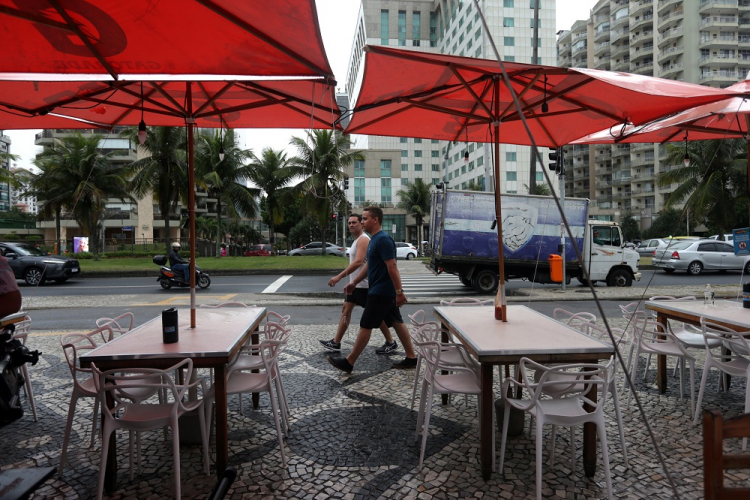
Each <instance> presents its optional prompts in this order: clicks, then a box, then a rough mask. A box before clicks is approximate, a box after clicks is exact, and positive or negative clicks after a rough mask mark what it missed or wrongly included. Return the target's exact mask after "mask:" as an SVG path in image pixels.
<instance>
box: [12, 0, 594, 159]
mask: <svg viewBox="0 0 750 500" xmlns="http://www.w3.org/2000/svg"><path fill="white" fill-rule="evenodd" d="M596 1H597V0H558V1H557V30H558V31H559V30H562V29H569V28H570V27H571V26H572V25H573V23H574V22H575V21H577V20H579V19H587V18H588V17H589V11H590V9H591V8H592V7H593V6H594V5H595V4H596ZM316 4H317V7H318V18H319V22H320V31H321V33H322V35H323V44H324V45H325V49H326V53H327V54H328V61H329V62H330V63H331V68H332V69H333V73H334V75H335V76H336V80H337V81H339V82H343V81H344V80H345V79H346V71H347V63H348V60H349V52H350V50H351V44H352V39H353V37H354V27H355V23H356V20H357V14H358V13H359V5H360V2H359V1H357V0H316ZM37 132H39V130H5V131H4V132H3V133H4V134H5V135H8V136H10V138H11V140H12V141H13V142H12V144H11V152H12V153H13V154H17V155H21V159H20V160H19V161H18V162H17V163H18V165H19V166H28V165H30V163H31V160H32V159H33V158H34V156H35V155H36V154H37V152H38V151H39V150H40V149H41V148H38V147H36V146H34V134H35V133H37ZM239 135H240V141H241V142H240V147H243V148H250V149H252V150H253V151H255V152H256V153H257V154H260V151H261V150H262V149H263V148H266V147H271V148H273V149H286V150H287V154H289V155H293V154H294V151H293V150H292V149H291V148H290V147H289V139H290V138H291V137H292V136H298V137H304V136H305V131H304V130H288V129H284V130H280V129H245V130H243V131H241V133H240V134H239Z"/></svg>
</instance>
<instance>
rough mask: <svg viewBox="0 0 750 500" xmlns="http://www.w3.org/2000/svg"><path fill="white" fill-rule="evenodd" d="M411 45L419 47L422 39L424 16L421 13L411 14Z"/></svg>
mask: <svg viewBox="0 0 750 500" xmlns="http://www.w3.org/2000/svg"><path fill="white" fill-rule="evenodd" d="M411 39H412V42H411V44H412V45H413V46H415V47H419V41H420V40H421V39H422V14H421V13H420V12H419V11H414V12H412V13H411Z"/></svg>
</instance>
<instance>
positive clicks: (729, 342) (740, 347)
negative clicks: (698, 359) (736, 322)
mask: <svg viewBox="0 0 750 500" xmlns="http://www.w3.org/2000/svg"><path fill="white" fill-rule="evenodd" d="M701 330H702V331H703V343H704V344H705V346H706V355H707V356H711V357H712V358H713V360H714V362H715V363H716V364H717V365H719V366H720V367H724V366H725V365H728V364H730V363H731V362H732V361H735V360H739V359H744V360H747V361H750V360H749V359H748V356H750V342H748V340H747V337H745V335H746V334H742V333H739V332H736V331H734V330H732V329H731V328H727V327H725V326H721V325H717V324H715V323H711V322H709V321H706V318H703V317H701ZM733 368H734V370H736V369H737V367H736V366H735V367H733ZM729 369H730V370H731V369H732V367H731V366H730V367H729Z"/></svg>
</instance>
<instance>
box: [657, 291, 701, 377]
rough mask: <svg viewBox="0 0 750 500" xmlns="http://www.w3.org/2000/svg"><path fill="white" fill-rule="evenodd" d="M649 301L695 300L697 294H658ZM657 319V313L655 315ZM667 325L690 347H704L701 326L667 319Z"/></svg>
mask: <svg viewBox="0 0 750 500" xmlns="http://www.w3.org/2000/svg"><path fill="white" fill-rule="evenodd" d="M648 300H649V301H660V300H662V301H671V300H679V301H693V302H694V301H695V296H693V295H689V296H686V297H673V296H671V295H657V296H655V297H651V298H650V299H648ZM653 316H654V319H656V314H654V315H653ZM666 327H667V328H669V331H670V332H672V333H673V334H674V336H675V337H677V338H678V339H679V341H680V342H682V344H683V345H684V346H685V347H687V348H688V349H703V333H702V332H701V330H700V328H698V327H695V326H693V325H689V324H687V323H681V324H680V325H679V326H674V324H673V322H671V321H667V324H666ZM680 363H681V361H678V362H677V364H676V365H675V367H674V375H677V370H678V369H679V367H680Z"/></svg>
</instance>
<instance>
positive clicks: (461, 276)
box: [458, 263, 750, 286]
mask: <svg viewBox="0 0 750 500" xmlns="http://www.w3.org/2000/svg"><path fill="white" fill-rule="evenodd" d="M748 265H750V263H748ZM458 279H460V280H461V283H463V284H464V286H472V285H471V280H470V279H468V278H464V275H463V274H460V275H459V276H458Z"/></svg>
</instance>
